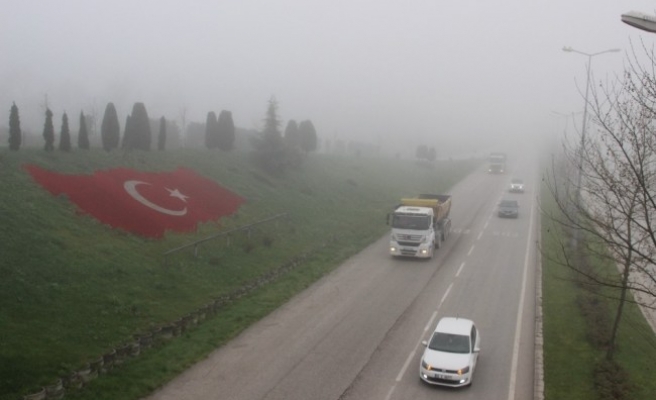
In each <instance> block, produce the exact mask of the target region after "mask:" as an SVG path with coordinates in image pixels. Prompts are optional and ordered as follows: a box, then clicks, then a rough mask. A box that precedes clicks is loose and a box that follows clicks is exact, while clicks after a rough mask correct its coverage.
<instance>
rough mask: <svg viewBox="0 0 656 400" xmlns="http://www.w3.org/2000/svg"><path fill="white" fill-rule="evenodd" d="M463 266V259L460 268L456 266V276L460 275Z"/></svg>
mask: <svg viewBox="0 0 656 400" xmlns="http://www.w3.org/2000/svg"><path fill="white" fill-rule="evenodd" d="M464 267H465V262H464V261H463V262H462V264H460V268H458V272H456V278H457V277H458V276H459V275H460V272H462V269H463V268H464Z"/></svg>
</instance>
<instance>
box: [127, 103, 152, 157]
mask: <svg viewBox="0 0 656 400" xmlns="http://www.w3.org/2000/svg"><path fill="white" fill-rule="evenodd" d="M130 124H131V125H132V126H131V127H130V131H131V136H132V140H131V141H129V142H128V148H133V149H139V150H150V144H151V139H152V134H151V132H150V120H149V119H148V112H147V111H146V106H145V105H144V103H134V106H132V114H130Z"/></svg>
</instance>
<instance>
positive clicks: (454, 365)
mask: <svg viewBox="0 0 656 400" xmlns="http://www.w3.org/2000/svg"><path fill="white" fill-rule="evenodd" d="M422 344H423V345H424V346H426V350H424V355H423V356H422V357H421V365H420V367H419V377H420V378H421V379H422V380H423V381H424V382H427V383H430V384H431V385H443V386H454V387H456V386H467V385H471V383H472V377H473V375H474V370H475V369H476V361H477V360H478V353H479V351H480V346H481V335H480V333H479V332H478V330H477V329H476V326H475V325H474V322H473V321H471V320H469V319H464V318H454V317H444V318H442V319H440V321H439V322H438V323H437V326H436V327H435V331H434V332H433V334H432V335H431V338H430V340H429V341H423V342H422Z"/></svg>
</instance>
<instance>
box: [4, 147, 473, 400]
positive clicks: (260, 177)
mask: <svg viewBox="0 0 656 400" xmlns="http://www.w3.org/2000/svg"><path fill="white" fill-rule="evenodd" d="M26 163H27V164H35V165H38V166H41V167H43V168H47V169H50V170H54V171H58V172H62V173H70V174H90V173H92V172H94V171H96V170H100V169H110V168H114V167H127V168H133V169H137V170H142V171H169V170H173V169H175V168H177V167H178V166H184V167H187V168H191V169H193V170H194V171H196V172H197V173H198V174H200V175H203V176H205V177H207V178H209V179H212V180H215V181H216V182H218V183H219V184H220V185H222V186H224V187H226V188H228V189H230V190H232V191H233V192H236V193H237V194H239V195H240V196H242V197H244V198H246V199H247V202H246V203H245V205H243V206H242V207H241V208H240V210H239V211H238V213H237V214H235V215H233V216H231V217H229V218H224V219H221V220H220V221H218V222H212V223H206V224H202V225H200V226H198V228H197V230H196V232H194V233H190V234H177V233H167V234H166V235H165V237H164V238H162V239H157V240H155V239H148V238H142V237H139V236H135V235H133V234H129V233H126V232H123V231H120V230H116V229H112V228H111V227H110V226H107V225H104V224H101V223H99V222H98V221H97V220H95V219H93V218H92V217H90V216H88V215H85V214H83V213H80V212H79V210H77V209H76V207H75V205H74V204H72V203H71V202H70V201H68V199H66V198H65V197H63V196H60V197H54V196H52V195H50V194H49V193H48V192H47V191H45V190H44V189H43V188H41V187H40V186H39V185H38V184H37V183H36V182H35V181H33V180H32V178H31V177H30V175H29V174H28V173H27V172H26V171H25V170H24V169H23V168H22V166H23V165H24V164H26ZM477 165H478V162H477V161H476V160H464V161H448V162H446V161H445V162H437V163H436V164H435V165H434V166H431V167H427V166H421V165H418V164H416V163H415V162H413V161H407V160H396V159H382V158H380V159H356V158H342V157H331V156H326V155H316V154H313V155H311V156H310V157H309V158H308V159H307V160H306V162H305V164H304V166H303V169H302V170H292V171H289V172H288V173H287V174H285V175H284V176H278V177H276V176H271V175H268V174H267V173H266V172H263V171H261V170H259V169H257V168H256V167H254V166H253V165H252V164H251V163H249V161H248V157H247V156H246V155H245V154H238V153H229V154H226V153H222V152H211V151H206V150H185V149H178V150H174V151H167V152H154V151H153V152H148V153H143V152H138V153H136V152H135V153H130V154H126V153H122V152H114V153H105V152H103V151H101V150H92V151H89V152H83V151H76V152H74V153H72V154H63V153H60V152H54V153H51V154H48V153H45V152H44V151H42V150H36V149H27V150H21V151H19V152H9V151H7V150H6V149H2V150H1V151H0V213H1V215H2V218H1V219H0V221H2V222H1V226H0V243H1V246H2V247H1V248H2V258H1V259H0V277H1V279H0V327H1V329H0V399H2V400H4V399H14V398H17V397H18V396H20V395H21V394H25V393H28V392H30V391H34V390H35V389H37V388H40V387H42V386H44V385H48V384H50V383H52V382H53V380H55V379H56V378H58V377H61V376H66V375H68V374H70V372H71V371H74V370H78V369H79V368H81V367H82V366H84V365H85V364H86V363H88V362H90V361H92V360H94V359H97V358H98V357H100V356H102V355H103V354H105V353H107V352H108V351H110V350H111V349H114V348H117V347H120V346H122V345H123V344H125V343H128V342H130V341H132V340H134V335H137V334H139V333H144V332H149V331H152V330H153V329H156V328H157V327H161V326H163V325H167V324H170V323H171V322H173V321H175V320H177V319H179V318H181V317H182V316H185V315H187V314H189V313H190V312H192V311H194V310H197V309H199V308H200V307H202V306H203V305H205V304H208V303H210V302H213V301H215V300H216V299H220V298H230V301H229V302H227V305H226V307H224V308H222V309H221V310H220V312H218V313H217V315H216V316H215V317H214V318H212V319H211V320H210V321H208V322H207V323H204V324H202V325H200V326H198V327H197V328H195V330H190V331H189V332H187V333H186V334H185V335H183V336H181V337H180V338H177V339H175V340H173V341H170V342H169V343H168V344H166V345H164V344H160V345H158V346H156V348H154V349H151V350H148V351H147V352H146V354H145V355H143V356H142V357H139V358H135V359H131V360H129V361H128V362H126V363H125V364H124V365H123V366H122V367H121V368H118V369H115V370H114V371H112V372H111V373H109V374H106V375H103V377H102V378H101V379H96V380H94V381H92V382H91V383H90V384H89V385H88V388H86V389H85V390H82V391H77V392H76V393H74V394H73V395H72V396H71V397H73V398H75V397H77V398H85V396H86V398H136V397H139V396H141V395H143V394H144V393H147V392H148V391H149V390H152V388H154V387H157V386H158V385H160V384H161V383H162V382H164V381H166V380H167V379H169V378H170V377H171V376H173V375H175V374H176V373H178V372H179V371H180V370H181V369H183V368H184V367H185V366H186V365H190V364H191V363H193V362H194V361H196V360H198V359H200V358H202V357H204V356H205V355H206V354H207V353H208V352H209V351H211V349H212V348H214V347H216V346H218V345H220V344H222V343H225V341H227V340H229V339H230V338H231V337H234V335H236V334H237V333H238V332H239V331H241V330H243V329H244V328H245V327H246V326H248V325H249V324H250V323H252V322H253V321H255V320H257V319H259V318H261V317H262V316H263V315H266V313H268V312H270V311H271V310H273V309H275V308H276V307H278V306H279V305H280V304H282V303H284V302H285V301H286V300H287V299H289V298H290V297H291V296H293V294H295V293H297V292H298V291H300V290H302V289H303V288H305V287H307V286H308V285H309V284H311V283H312V282H313V281H315V280H316V279H318V278H320V277H321V276H322V275H324V274H325V273H327V272H329V271H330V270H331V269H333V268H334V267H335V266H337V265H339V263H340V261H342V260H344V259H345V258H347V257H348V256H350V255H352V254H354V253H356V252H357V251H359V250H360V249H361V248H363V247H364V246H366V245H367V244H369V243H371V242H372V241H373V240H375V239H377V238H379V237H380V236H381V235H383V234H384V232H385V231H386V230H387V227H386V225H385V215H386V214H387V212H388V211H389V210H390V208H391V207H392V206H393V205H395V204H397V203H398V200H399V198H401V197H402V196H408V195H414V194H418V193H421V192H438V193H439V192H446V191H448V189H449V187H451V186H452V185H453V184H454V183H455V182H457V181H459V180H460V179H462V178H463V177H464V176H465V175H467V174H468V173H469V172H470V171H471V170H472V169H473V168H475V167H476V166H477ZM280 213H287V215H288V216H287V218H284V219H282V220H280V221H278V222H275V223H274V222H272V223H267V224H262V225H258V227H257V228H256V229H254V230H253V231H252V232H251V233H250V235H247V234H246V233H245V232H242V233H239V234H236V235H232V236H231V237H230V240H229V241H228V240H226V238H219V239H216V240H213V241H209V242H207V243H204V244H203V245H202V246H201V247H200V248H199V251H198V254H197V256H195V255H194V252H193V250H191V249H189V250H185V251H181V252H179V253H175V254H173V255H169V256H164V255H163V254H164V253H165V252H166V251H168V250H170V249H173V248H176V247H179V246H182V245H184V244H187V243H190V242H193V241H196V240H199V239H202V238H205V237H207V236H210V235H213V234H216V233H218V232H221V231H226V230H229V229H234V228H238V227H240V226H243V225H247V224H251V223H253V222H255V221H258V220H261V219H265V218H268V217H270V216H272V215H276V214H280ZM292 261H297V262H296V263H295V264H290V263H291V262H292ZM290 265H292V266H293V268H292V267H289V266H290ZM263 277H264V278H265V279H263ZM263 282H266V283H267V284H266V285H262V283H263ZM258 285H260V286H258ZM244 288H247V289H248V290H245V289H244ZM240 291H243V292H244V293H246V296H243V297H242V298H239V299H237V298H236V297H237V296H234V294H235V293H240ZM231 296H232V297H231ZM117 386H120V388H117ZM68 397H69V395H67V398H68Z"/></svg>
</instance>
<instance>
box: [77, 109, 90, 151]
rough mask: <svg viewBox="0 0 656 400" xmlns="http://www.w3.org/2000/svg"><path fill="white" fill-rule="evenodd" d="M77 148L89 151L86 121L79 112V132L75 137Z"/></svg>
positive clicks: (82, 113)
mask: <svg viewBox="0 0 656 400" xmlns="http://www.w3.org/2000/svg"><path fill="white" fill-rule="evenodd" d="M77 147H78V148H80V149H84V150H89V147H90V146H89V133H88V132H87V121H86V118H84V112H82V111H80V132H79V133H78V135H77Z"/></svg>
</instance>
